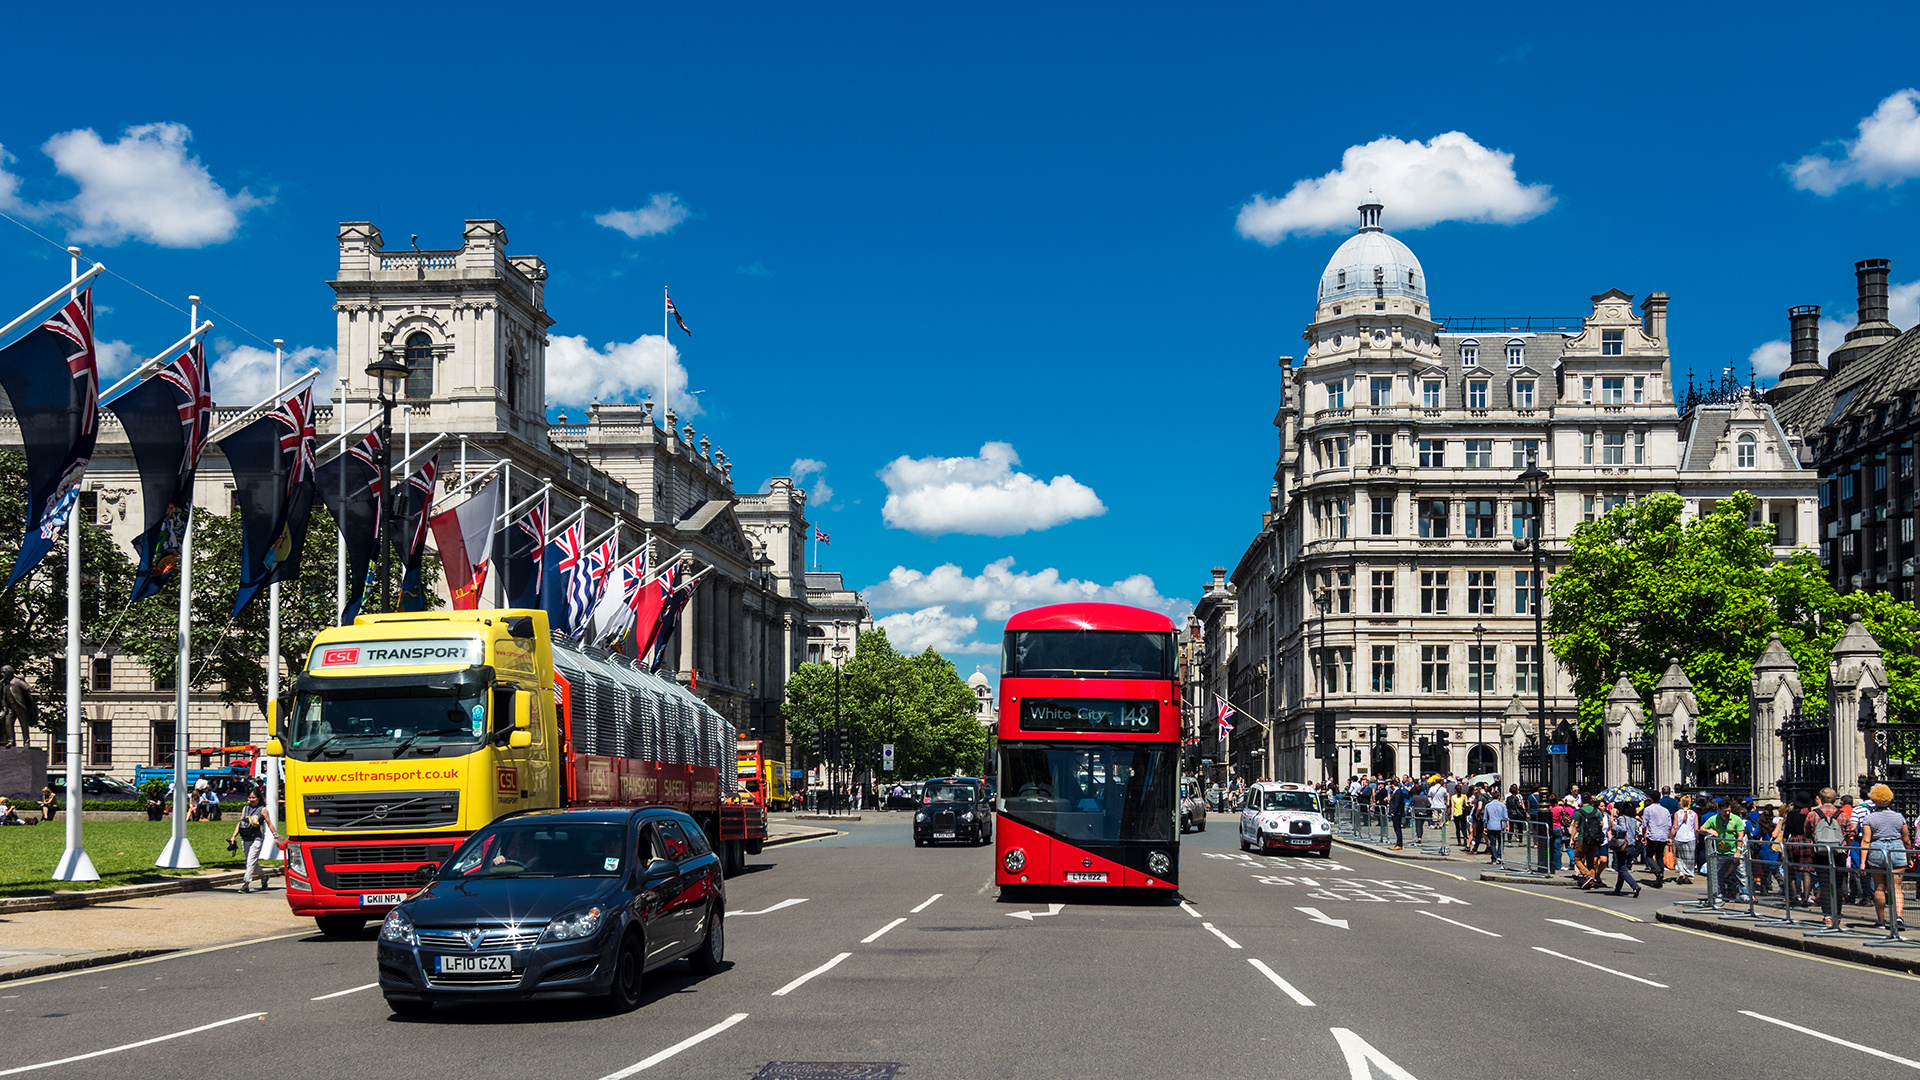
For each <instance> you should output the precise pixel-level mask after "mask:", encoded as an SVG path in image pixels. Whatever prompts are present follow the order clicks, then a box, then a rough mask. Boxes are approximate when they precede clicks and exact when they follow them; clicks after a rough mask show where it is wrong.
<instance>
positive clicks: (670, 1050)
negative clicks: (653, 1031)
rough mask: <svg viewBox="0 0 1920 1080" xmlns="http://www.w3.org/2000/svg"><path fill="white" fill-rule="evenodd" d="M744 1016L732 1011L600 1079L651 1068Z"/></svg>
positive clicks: (610, 1079)
mask: <svg viewBox="0 0 1920 1080" xmlns="http://www.w3.org/2000/svg"><path fill="white" fill-rule="evenodd" d="M746 1018H747V1014H746V1013H734V1014H733V1015H732V1016H729V1017H727V1018H726V1019H725V1020H722V1021H720V1022H719V1023H717V1024H715V1025H713V1026H712V1027H710V1028H708V1029H707V1030H705V1031H703V1032H701V1033H700V1034H698V1035H695V1036H693V1037H692V1038H687V1039H682V1040H680V1041H679V1042H677V1043H674V1044H673V1045H672V1046H669V1047H667V1048H666V1049H665V1050H662V1051H660V1052H659V1053H657V1054H655V1055H653V1056H652V1057H648V1058H641V1059H640V1060H639V1061H636V1062H634V1063H633V1064H631V1065H629V1066H627V1067H626V1068H624V1069H621V1070H620V1071H619V1072H617V1073H608V1074H607V1075H605V1076H603V1077H601V1078H600V1080H626V1078H627V1077H629V1076H632V1075H633V1074H634V1073H637V1072H641V1071H642V1070H645V1069H651V1068H653V1067H654V1066H655V1065H658V1064H660V1063H661V1062H663V1061H665V1060H667V1059H668V1058H670V1057H672V1056H673V1055H675V1054H677V1053H679V1052H680V1051H682V1050H685V1049H686V1048H687V1047H689V1046H695V1045H698V1044H700V1043H703V1042H706V1041H707V1040H708V1039H711V1038H713V1037H714V1036H715V1035H718V1034H720V1033H721V1032H723V1031H725V1030H727V1029H728V1028H730V1027H732V1026H733V1025H735V1024H737V1023H739V1022H740V1021H742V1020H745V1019H746Z"/></svg>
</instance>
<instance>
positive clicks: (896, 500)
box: [880, 442, 1107, 536]
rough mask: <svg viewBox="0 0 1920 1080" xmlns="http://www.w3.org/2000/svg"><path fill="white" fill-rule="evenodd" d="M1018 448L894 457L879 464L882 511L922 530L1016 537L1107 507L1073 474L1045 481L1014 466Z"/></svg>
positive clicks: (898, 523)
mask: <svg viewBox="0 0 1920 1080" xmlns="http://www.w3.org/2000/svg"><path fill="white" fill-rule="evenodd" d="M1018 464H1020V456H1019V455H1018V454H1016V453H1014V452H1013V447H1011V446H1009V445H1007V444H1006V443H1002V442H990V443H987V444H986V445H985V446H982V447H981V448H980V456H978V457H955V458H934V457H928V458H910V457H904V456H903V457H898V458H895V459H894V460H893V461H892V462H891V463H890V464H888V465H887V467H886V468H884V469H881V470H880V479H881V480H882V481H883V482H885V484H886V485H887V502H886V505H885V506H884V507H882V508H881V510H880V517H881V518H882V520H884V521H885V522H886V523H887V524H888V525H890V526H892V527H893V528H896V529H905V530H907V531H908V532H913V533H918V534H920V535H921V536H941V535H944V534H946V533H970V534H973V535H976V536H1014V535H1017V534H1019V533H1024V532H1030V531H1032V530H1036V529H1050V528H1052V527H1053V526H1055V525H1058V524H1060V523H1062V522H1066V521H1072V520H1074V519H1075V518H1084V517H1098V516H1100V515H1101V514H1104V513H1106V512H1107V508H1106V506H1105V505H1104V504H1103V503H1101V501H1100V497H1099V496H1098V495H1095V494H1094V492H1093V489H1092V488H1090V487H1088V486H1086V485H1085V484H1082V483H1081V482H1079V481H1078V480H1075V479H1074V478H1073V477H1071V476H1056V477H1054V478H1053V479H1052V480H1048V481H1041V480H1038V479H1036V478H1034V477H1032V476H1028V475H1027V474H1026V473H1022V472H1015V471H1013V466H1015V465H1018Z"/></svg>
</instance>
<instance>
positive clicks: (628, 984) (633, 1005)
mask: <svg viewBox="0 0 1920 1080" xmlns="http://www.w3.org/2000/svg"><path fill="white" fill-rule="evenodd" d="M606 1007H607V1010H608V1011H609V1012H617V1013H628V1012H632V1011H633V1010H635V1009H637V1008H639V1007H640V943H639V942H638V941H637V940H635V939H634V936H633V935H632V934H628V935H627V936H626V937H624V938H622V939H620V951H619V952H617V953H615V954H614V958H613V983H612V984H611V985H609V986H608V987H607V996H606Z"/></svg>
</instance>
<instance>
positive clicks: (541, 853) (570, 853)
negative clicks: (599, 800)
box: [440, 819, 631, 881]
mask: <svg viewBox="0 0 1920 1080" xmlns="http://www.w3.org/2000/svg"><path fill="white" fill-rule="evenodd" d="M626 832H627V830H626V826H625V825H622V824H619V823H601V822H561V823H555V822H550V821H541V820H538V819H535V820H531V821H506V822H501V823H500V824H498V825H492V826H489V827H488V828H485V829H482V830H481V831H480V832H477V833H475V834H474V835H473V837H472V838H471V839H469V840H468V841H467V842H466V843H465V844H464V845H462V846H461V848H460V850H459V852H458V853H456V854H455V855H454V857H453V860H452V861H451V862H449V863H448V864H447V866H446V868H445V869H444V870H442V871H441V872H440V876H441V877H442V878H452V879H456V880H462V881H467V880H473V879H476V878H499V877H614V876H616V875H618V874H619V873H620V872H621V869H622V868H623V867H624V866H625V865H626V861H625V860H626V859H627V857H628V856H629V855H630V854H631V852H628V851H627V850H626Z"/></svg>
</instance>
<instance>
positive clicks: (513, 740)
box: [507, 728, 533, 750]
mask: <svg viewBox="0 0 1920 1080" xmlns="http://www.w3.org/2000/svg"><path fill="white" fill-rule="evenodd" d="M532 745H533V732H531V731H522V730H521V729H519V728H515V729H514V730H512V731H509V732H507V746H508V748H509V749H513V750H525V749H526V748H527V747H529V746H532Z"/></svg>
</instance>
